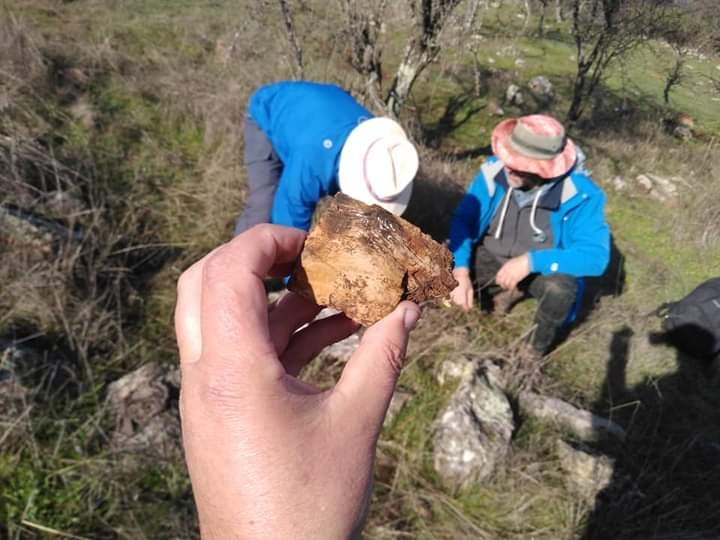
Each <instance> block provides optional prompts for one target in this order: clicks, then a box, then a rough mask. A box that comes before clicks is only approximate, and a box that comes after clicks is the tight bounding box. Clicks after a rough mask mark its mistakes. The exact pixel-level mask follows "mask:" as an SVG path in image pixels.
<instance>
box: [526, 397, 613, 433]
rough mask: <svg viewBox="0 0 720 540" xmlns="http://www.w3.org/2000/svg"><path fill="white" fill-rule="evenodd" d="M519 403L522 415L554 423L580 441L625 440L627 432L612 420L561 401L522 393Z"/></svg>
mask: <svg viewBox="0 0 720 540" xmlns="http://www.w3.org/2000/svg"><path fill="white" fill-rule="evenodd" d="M518 403H519V405H520V411H521V412H522V414H524V415H526V416H531V417H533V418H538V419H540V420H545V421H549V422H552V423H554V424H556V425H557V426H559V427H561V428H563V429H566V430H568V431H569V432H570V433H572V434H573V435H575V436H576V437H578V438H580V439H583V440H595V439H597V438H598V436H605V435H607V434H609V435H612V436H614V437H616V438H618V439H620V440H621V441H622V440H625V430H624V429H623V428H621V427H620V426H619V425H617V424H616V423H615V422H613V421H612V420H608V419H607V418H603V417H602V416H598V415H596V414H593V413H591V412H589V411H584V410H582V409H578V408H577V407H575V406H573V405H570V403H567V402H566V401H563V400H561V399H558V398H553V397H548V396H542V395H540V394H535V393H534V392H521V393H520V395H519V396H518Z"/></svg>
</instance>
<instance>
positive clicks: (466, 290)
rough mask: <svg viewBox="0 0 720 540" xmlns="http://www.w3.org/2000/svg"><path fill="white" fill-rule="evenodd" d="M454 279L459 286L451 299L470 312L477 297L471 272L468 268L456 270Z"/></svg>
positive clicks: (453, 291)
mask: <svg viewBox="0 0 720 540" xmlns="http://www.w3.org/2000/svg"><path fill="white" fill-rule="evenodd" d="M453 277H454V278H455V280H456V281H457V282H458V286H457V287H455V288H454V289H453V290H452V292H451V293H450V299H451V300H452V301H453V302H455V303H456V304H457V305H458V306H460V307H461V308H463V309H464V310H465V311H470V309H472V307H473V301H474V296H475V291H474V290H473V285H472V281H471V280H470V271H469V270H468V269H467V268H456V269H455V270H453Z"/></svg>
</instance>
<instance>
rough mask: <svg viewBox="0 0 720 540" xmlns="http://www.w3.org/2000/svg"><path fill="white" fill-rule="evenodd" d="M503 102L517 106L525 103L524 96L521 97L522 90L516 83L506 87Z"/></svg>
mask: <svg viewBox="0 0 720 540" xmlns="http://www.w3.org/2000/svg"><path fill="white" fill-rule="evenodd" d="M505 102H506V103H509V104H510V105H517V106H520V105H522V104H523V103H525V98H524V97H523V94H522V91H521V90H520V87H519V86H518V85H516V84H511V85H510V86H508V87H507V90H505Z"/></svg>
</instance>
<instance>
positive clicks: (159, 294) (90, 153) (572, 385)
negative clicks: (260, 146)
mask: <svg viewBox="0 0 720 540" xmlns="http://www.w3.org/2000/svg"><path fill="white" fill-rule="evenodd" d="M290 4H291V5H292V6H293V10H294V15H295V17H296V18H295V23H296V32H297V37H298V39H299V41H300V43H301V44H302V52H303V68H304V76H305V77H306V78H308V79H316V80H325V81H332V82H336V83H338V84H340V85H342V86H344V87H346V88H348V89H349V90H351V91H352V92H353V93H354V94H355V95H357V96H361V95H363V93H364V91H365V88H366V81H365V80H364V78H363V77H361V76H360V75H359V74H358V73H357V72H356V71H354V70H353V69H352V67H351V66H350V63H349V55H350V52H349V51H348V45H347V38H346V36H345V35H344V34H343V32H342V29H343V24H344V19H343V15H342V13H341V11H340V10H339V8H338V5H339V4H340V3H335V2H327V3H324V2H313V1H310V2H299V1H298V2H290ZM468 4H469V3H468ZM521 5H522V3H521V2H520V3H516V2H512V1H508V0H506V1H505V2H504V3H492V6H491V7H488V8H487V9H485V11H483V13H482V17H479V18H478V19H477V20H475V22H474V26H473V27H472V28H470V29H469V31H459V30H458V31H456V32H448V33H446V35H444V37H443V39H444V41H443V48H442V50H441V52H440V55H439V56H438V58H437V60H436V61H434V62H433V63H432V64H431V65H430V67H429V68H428V69H426V70H425V71H424V72H423V73H422V74H421V76H420V78H419V79H418V80H417V81H416V83H415V85H414V86H413V90H412V92H411V94H410V97H409V100H408V102H407V103H406V104H405V106H404V107H403V108H402V109H401V111H400V118H401V121H402V122H403V124H404V125H405V126H406V127H407V128H408V130H409V131H410V132H411V133H412V134H413V137H414V138H415V139H416V140H417V141H418V143H419V145H420V147H421V172H420V175H419V180H418V186H417V188H416V192H415V195H414V198H413V202H412V205H411V207H410V209H409V211H408V216H407V217H408V218H409V219H410V220H411V221H413V222H415V223H416V224H417V225H419V226H420V227H421V228H423V229H424V230H425V231H427V232H428V233H430V234H432V235H433V236H435V237H436V239H438V240H444V238H445V235H446V234H447V226H448V223H449V219H450V213H451V212H452V209H453V208H454V205H455V204H456V202H457V200H458V197H459V196H460V194H461V193H462V190H463V189H464V188H465V187H466V186H467V185H468V184H469V183H470V182H471V181H472V179H473V177H474V176H475V174H476V172H477V170H478V168H479V166H480V164H481V163H482V161H483V159H484V158H485V157H486V156H487V155H488V152H489V138H490V133H491V131H492V128H493V127H494V126H495V125H496V124H497V123H498V122H499V121H500V120H502V119H503V118H507V117H511V116H516V115H519V114H522V113H526V112H533V111H535V110H538V108H542V109H543V110H547V111H549V112H550V113H552V114H554V115H556V116H557V117H558V118H563V117H564V115H565V112H566V111H567V109H568V105H569V103H570V98H571V91H572V82H573V76H574V73H575V68H576V63H575V54H576V52H575V48H574V45H573V41H572V38H571V36H570V35H569V33H568V31H569V30H568V23H567V21H566V22H557V21H555V20H554V19H552V18H551V17H550V16H548V18H547V20H546V21H545V23H544V24H545V27H544V34H543V36H544V37H540V36H539V35H537V32H535V31H534V28H535V27H536V26H537V24H538V20H537V16H538V13H537V12H533V13H532V15H531V19H530V20H529V21H526V19H525V15H524V12H523V11H522V9H521ZM464 6H465V4H461V6H460V8H458V10H459V11H458V15H457V16H458V20H461V19H462V18H463V17H464V16H465V15H466V14H467V12H466V11H463V9H465V7H464ZM493 6H494V7H493ZM390 11H391V13H390V14H389V15H388V19H387V20H386V21H384V23H383V28H384V30H383V31H384V34H382V35H383V43H384V47H385V48H384V51H383V60H384V62H385V65H384V73H385V76H386V77H388V79H389V78H390V77H391V76H392V73H393V72H394V70H395V69H396V67H397V64H398V62H399V58H400V57H401V52H402V49H403V46H404V44H405V39H406V37H407V36H406V33H407V32H408V27H409V26H408V22H407V17H408V14H407V12H406V11H407V10H405V9H404V8H403V7H401V4H400V3H397V4H395V5H394V6H393V7H392V9H391V10H390ZM672 62H673V57H672V50H671V49H670V48H669V47H668V46H667V45H665V44H663V43H661V42H658V41H650V42H649V43H647V44H645V45H644V46H643V47H640V48H638V49H637V50H634V51H633V52H632V53H630V54H629V55H628V56H626V57H624V58H623V59H622V61H618V62H616V63H613V64H612V65H611V67H610V68H609V71H608V73H607V77H606V78H605V79H604V80H603V81H602V82H601V84H600V86H599V88H598V89H597V92H596V93H595V94H594V96H593V99H592V101H591V102H590V103H589V105H588V108H587V110H586V112H585V114H584V115H583V117H582V118H581V119H580V121H578V122H576V123H575V124H574V125H573V126H572V127H571V129H570V136H571V137H572V138H573V139H574V140H575V141H577V142H578V144H579V145H580V146H581V147H582V149H583V150H584V152H585V154H586V155H587V167H588V168H589V169H590V170H591V171H592V175H593V178H594V179H595V180H596V181H597V183H598V184H599V185H600V186H602V187H603V189H604V190H605V191H606V193H607V197H608V199H607V220H608V222H609V224H610V226H611V229H612V234H613V240H614V247H615V250H614V255H615V257H614V263H613V265H612V266H611V269H610V270H609V271H608V273H607V274H606V276H604V279H603V280H602V281H599V282H597V283H595V288H594V289H592V292H593V294H592V295H589V296H588V302H587V304H588V305H586V306H585V307H586V308H587V309H586V310H585V311H584V312H583V315H582V317H581V322H579V324H577V325H576V326H574V327H573V328H572V330H571V331H570V334H569V335H568V337H567V339H566V340H565V341H564V342H563V344H562V345H561V346H560V347H558V348H557V349H556V350H555V351H554V352H553V353H552V354H551V355H550V356H549V357H548V362H547V364H546V366H545V369H544V376H543V378H542V381H541V382H540V384H539V386H538V388H536V390H537V391H538V392H540V393H542V394H545V395H549V396H553V397H556V398H559V399H563V400H565V401H566V402H568V403H571V404H573V405H575V406H576V407H579V408H581V409H585V410H588V411H592V412H594V413H596V414H598V415H601V416H602V417H605V418H610V419H612V420H613V421H614V422H616V423H617V425H618V426H621V427H622V429H623V430H624V431H625V433H626V437H625V440H624V441H623V442H618V441H617V440H613V439H609V440H608V439H604V438H598V439H595V440H581V438H579V437H578V436H577V434H573V433H571V432H569V431H568V430H567V429H566V428H562V427H558V425H556V424H554V423H553V422H545V421H542V420H538V419H534V418H529V417H527V416H526V415H524V414H521V413H520V410H519V409H520V407H519V404H518V402H517V395H515V394H512V395H511V400H510V401H511V404H512V407H513V416H514V420H515V424H514V430H513V433H512V443H511V446H510V450H509V452H508V454H507V456H505V457H504V459H503V460H502V461H501V463H499V465H498V466H497V467H496V469H495V470H494V472H493V474H492V475H490V476H489V477H488V479H486V480H483V481H482V482H474V483H470V485H466V486H464V487H463V488H461V489H452V488H449V487H448V486H447V485H445V484H444V483H443V481H442V479H441V478H440V477H439V476H438V474H437V472H436V470H435V469H434V467H433V433H434V429H435V426H436V424H435V422H436V419H437V418H438V417H439V416H440V415H441V413H442V411H443V410H444V409H445V407H446V406H447V405H448V403H449V402H450V401H451V400H452V396H453V394H454V392H455V390H456V387H457V386H458V384H457V380H451V381H450V382H446V381H445V383H444V384H440V382H439V381H438V375H439V374H440V373H441V372H442V371H441V370H442V369H444V368H443V366H447V365H452V364H457V363H458V362H459V363H461V364H462V362H463V361H464V360H463V359H465V358H467V357H472V358H482V359H494V360H497V359H501V360H502V359H507V358H511V357H512V355H513V354H515V351H516V348H517V344H518V338H519V337H520V336H522V335H523V334H525V333H526V332H527V330H528V328H529V327H530V324H531V319H532V313H533V307H534V304H533V302H532V301H529V302H524V303H522V304H520V305H519V306H518V307H517V308H516V309H515V310H513V311H512V313H511V314H510V315H509V316H508V317H506V318H504V319H501V320H497V319H495V318H491V317H487V316H485V315H483V314H481V313H479V312H477V311H475V312H471V313H469V314H465V313H463V312H461V311H460V310H458V309H454V308H448V307H444V306H442V305H430V306H427V307H426V308H425V311H424V315H423V319H422V320H421V322H420V324H419V326H418V328H417V329H416V330H415V331H414V333H413V338H412V342H411V344H410V348H409V352H408V362H407V368H406V369H405V372H404V373H403V375H402V378H401V381H400V388H401V390H402V392H403V393H404V394H405V395H406V396H407V401H406V402H405V403H404V405H403V406H402V408H401V409H400V410H399V412H397V413H396V414H395V415H394V416H393V417H392V419H391V420H390V421H389V422H388V423H387V424H386V427H385V430H384V432H383V434H382V436H381V440H380V443H379V450H378V467H377V473H376V489H375V494H374V500H373V503H372V506H371V513H370V516H369V518H368V523H367V526H366V529H365V533H364V534H365V536H366V537H367V538H377V539H385V538H387V539H389V538H448V539H450V538H513V539H521V538H535V539H538V540H539V539H556V538H584V539H588V540H589V539H596V538H597V539H601V538H615V539H621V538H628V539H630V538H667V539H669V538H676V539H686V538H687V539H690V538H697V539H700V538H716V537H718V536H720V492H719V491H720V488H719V487H718V486H720V465H718V464H720V459H719V458H720V456H719V455H718V452H719V451H718V448H720V398H719V397H718V396H720V392H718V390H719V389H720V371H718V369H720V367H718V366H712V365H707V364H705V363H702V362H700V361H698V360H697V359H694V358H691V357H688V356H686V355H684V354H682V353H679V352H678V351H676V350H675V349H673V348H672V347H669V346H666V345H663V344H660V343H657V342H656V340H655V339H654V333H655V332H657V331H658V330H659V321H658V319H657V318H655V317H654V316H652V315H650V313H651V312H653V311H654V310H655V309H656V308H657V307H658V306H659V305H660V304H662V303H663V302H666V301H670V300H674V299H677V298H679V297H681V296H683V295H684V294H686V293H688V292H689V291H690V290H692V289H693V288H694V287H695V286H696V285H697V284H698V283H700V282H701V281H702V280H704V279H707V278H710V277H713V276H717V275H718V272H719V270H718V269H720V210H719V208H720V185H719V184H718V181H717V171H720V152H719V151H718V140H719V139H720V91H718V80H719V79H720V56H717V55H716V54H715V55H714V54H713V53H712V52H708V51H695V50H693V52H692V54H690V55H689V56H688V57H687V61H686V70H685V73H686V75H685V78H684V80H683V81H682V82H681V84H680V85H679V86H677V87H676V88H674V89H673V91H672V93H671V95H670V103H669V104H665V103H664V102H663V87H664V84H665V77H666V75H667V70H668V69H669V68H670V66H671V65H672ZM296 71H297V66H296V65H295V64H294V63H293V59H292V53H291V46H290V44H289V42H288V38H287V34H286V30H285V26H284V24H283V19H282V16H281V15H280V11H279V7H278V5H277V4H276V3H273V2H267V1H263V2H232V1H229V0H204V1H202V2H193V1H189V0H175V1H173V2H168V1H166V0H124V1H120V0H112V1H100V0H74V1H66V2H60V1H55V0H27V1H23V2H5V3H3V4H2V9H0V204H2V206H0V280H1V282H2V287H1V288H0V291H1V293H0V538H5V537H7V538H12V539H20V538H22V539H25V538H28V539H30V538H88V539H111V538H112V539H114V538H118V539H121V538H123V539H124V538H128V539H136V538H153V539H154V538H182V539H185V538H197V537H198V533H197V526H196V517H195V513H194V512H195V511H194V505H193V501H192V494H191V490H190V484H189V481H188V478H187V474H186V470H185V466H184V463H183V460H182V455H181V454H180V453H179V449H178V447H177V433H176V432H174V431H173V429H174V426H176V423H177V413H176V404H177V395H176V388H177V386H176V385H177V381H176V380H174V379H173V375H172V373H168V370H169V369H171V368H173V367H174V366H175V365H176V364H177V351H176V346H175V341H174V334H173V326H172V320H173V319H172V312H173V306H174V302H175V285H176V281H177V278H178V276H179V275H180V273H181V272H182V271H183V270H184V269H185V268H187V267H188V266H189V264H191V263H192V262H194V261H195V260H197V259H198V258H199V257H201V256H202V255H203V254H205V253H206V252H208V251H209V250H210V249H212V248H213V247H215V246H216V245H218V244H220V243H222V242H225V241H227V240H228V239H229V238H230V236H231V231H232V225H233V222H234V220H235V218H236V216H237V214H238V212H239V210H240V209H241V207H242V203H243V200H244V197H245V192H246V186H245V179H244V170H243V166H242V165H243V164H242V155H243V153H242V150H243V142H242V129H241V126H242V120H243V117H244V115H245V105H246V102H247V98H248V96H249V94H250V93H251V92H252V90H253V89H254V88H255V87H256V86H258V85H260V84H262V83H265V82H269V81H273V80H279V79H288V78H293V77H294V76H295V75H296ZM538 76H543V77H545V78H547V79H548V81H549V82H550V83H551V84H552V86H553V89H554V91H553V98H552V99H551V100H549V101H548V102H546V103H542V104H540V103H539V102H538V101H537V100H536V99H533V98H532V96H531V94H530V92H529V91H528V83H529V82H530V81H531V80H532V79H533V78H534V77H538ZM388 82H389V81H384V83H385V84H386V85H387V83H388ZM512 84H514V85H516V86H517V87H518V89H519V90H520V91H521V92H522V93H523V95H524V99H523V100H522V103H520V102H519V101H518V100H517V99H516V100H514V101H513V100H511V99H508V87H509V86H510V85H512ZM368 106H369V107H372V106H374V105H373V104H372V103H368ZM500 109H502V114H500V113H501V111H500ZM681 114H685V115H688V116H690V117H692V119H693V127H692V134H691V136H690V137H686V138H685V139H682V138H678V137H677V136H676V135H674V134H673V133H672V132H671V129H668V119H676V118H678V117H679V115H681ZM641 175H645V180H642V179H638V177H640V176H641ZM654 178H660V179H669V183H670V186H671V189H670V191H665V189H666V184H663V183H662V182H660V183H658V181H656V180H655V181H654V180H653V179H654ZM653 182H654V183H653ZM339 356H342V355H339ZM151 362H152V363H155V364H157V365H158V366H160V368H158V369H159V370H160V371H157V372H156V371H153V370H154V369H155V368H154V367H153V368H152V369H150V370H149V372H152V373H154V375H153V377H155V378H156V379H158V380H159V379H162V380H163V381H164V382H163V384H165V383H167V385H166V386H163V388H170V389H171V390H170V391H169V392H168V391H162V392H165V393H164V394H162V395H161V396H159V397H158V398H157V399H158V400H160V402H161V406H162V408H163V410H162V415H161V414H160V413H158V414H157V415H156V416H152V415H151V416H150V417H146V416H143V418H144V419H146V420H147V421H148V423H147V424H143V422H144V420H143V422H140V424H138V422H137V421H135V420H133V418H134V417H133V416H132V414H134V413H133V411H135V409H133V404H132V403H131V401H130V400H129V399H125V398H122V399H125V401H122V399H121V400H120V401H121V403H123V404H122V405H121V406H120V407H119V408H118V406H117V403H116V402H113V401H112V400H108V395H109V394H110V395H122V392H123V391H124V390H123V389H122V388H118V387H117V386H116V387H114V388H115V390H112V391H111V390H109V388H113V387H109V385H110V384H111V383H113V382H114V381H117V380H118V379H120V378H121V377H123V376H124V375H126V374H128V373H131V372H133V371H134V370H136V369H138V368H140V367H141V366H147V365H148V364H150V363H151ZM448 363H449V364H448ZM146 369H147V368H146ZM341 369H342V362H341V361H340V360H338V359H337V357H334V356H329V355H325V356H323V357H321V358H318V359H317V360H316V361H315V362H314V363H313V364H312V365H311V366H309V368H308V369H307V370H306V373H305V374H304V377H305V378H307V379H308V380H312V381H313V382H316V383H317V384H320V385H327V384H330V383H331V381H333V380H335V379H336V378H337V376H338V375H339V373H340V371H341ZM158 373H161V374H158ZM173 389H174V390H173ZM113 392H114V393H113ZM162 392H161V393H162ZM120 409H122V410H120ZM156 412H157V411H156ZM143 414H145V413H143ZM153 414H154V413H153ZM148 418H149V420H148ZM133 422H134V423H133ZM158 424H159V425H162V426H165V427H166V428H168V429H167V430H166V431H163V430H162V429H161V430H160V432H157V433H156V432H153V433H154V434H153V435H152V436H149V435H148V440H145V442H144V443H143V440H140V439H141V438H138V437H134V435H136V434H137V433H139V432H143V430H144V429H145V428H147V426H149V425H152V426H156V425H158ZM153 429H155V428H154V427H153ZM144 433H147V432H144ZM558 440H562V441H565V442H567V443H569V444H570V445H571V446H573V447H575V448H580V449H582V450H584V451H587V452H588V453H589V454H592V455H602V456H606V457H607V458H608V460H611V461H612V463H613V468H611V469H610V476H609V477H608V478H607V479H606V480H607V482H606V483H605V485H603V486H602V488H601V489H598V490H596V491H594V492H591V493H589V494H585V495H582V494H579V492H578V490H577V487H576V486H574V485H573V483H572V481H573V478H572V474H571V473H569V472H568V470H567V469H566V468H565V464H564V462H563V460H562V459H561V455H562V454H561V453H558V445H559V444H561V443H558ZM148 441H149V443H148ZM143 444H144V445H143Z"/></svg>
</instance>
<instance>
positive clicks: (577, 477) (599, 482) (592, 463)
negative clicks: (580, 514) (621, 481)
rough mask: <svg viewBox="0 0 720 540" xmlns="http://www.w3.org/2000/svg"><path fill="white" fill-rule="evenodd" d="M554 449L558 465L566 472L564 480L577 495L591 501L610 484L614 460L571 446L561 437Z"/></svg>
mask: <svg viewBox="0 0 720 540" xmlns="http://www.w3.org/2000/svg"><path fill="white" fill-rule="evenodd" d="M556 450H557V455H558V457H559V458H560V466H561V467H562V469H563V470H564V471H565V472H566V473H567V474H568V476H567V477H566V478H565V482H566V484H567V486H568V488H569V489H570V490H571V491H572V492H573V493H575V494H576V495H578V496H579V497H582V498H583V499H584V500H586V501H588V502H592V501H594V500H595V498H596V497H597V495H598V494H599V493H600V492H601V491H602V490H603V489H605V488H606V487H608V486H609V485H610V482H611V481H612V479H613V473H614V471H615V462H614V460H612V459H610V458H609V457H607V456H604V455H596V454H591V453H589V452H585V451H584V450H579V449H577V448H573V447H572V446H570V445H569V444H567V443H566V442H565V441H563V440H561V439H558V441H557V446H556Z"/></svg>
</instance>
